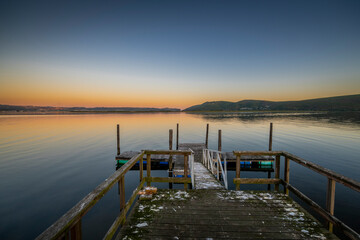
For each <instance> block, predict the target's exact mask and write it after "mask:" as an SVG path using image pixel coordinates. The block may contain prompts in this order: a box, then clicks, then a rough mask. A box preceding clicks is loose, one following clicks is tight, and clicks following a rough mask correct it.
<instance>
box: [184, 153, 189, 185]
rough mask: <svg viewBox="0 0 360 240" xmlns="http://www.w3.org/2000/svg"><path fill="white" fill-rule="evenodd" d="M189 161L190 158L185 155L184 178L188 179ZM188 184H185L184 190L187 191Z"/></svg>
mask: <svg viewBox="0 0 360 240" xmlns="http://www.w3.org/2000/svg"><path fill="white" fill-rule="evenodd" d="M188 160H189V156H188V155H184V177H185V178H187V177H188V166H189V163H188ZM187 187H188V184H187V183H184V188H185V190H187Z"/></svg>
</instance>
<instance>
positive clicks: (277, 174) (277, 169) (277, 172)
mask: <svg viewBox="0 0 360 240" xmlns="http://www.w3.org/2000/svg"><path fill="white" fill-rule="evenodd" d="M275 178H280V156H279V155H277V156H276V158H275ZM275 191H279V184H275Z"/></svg>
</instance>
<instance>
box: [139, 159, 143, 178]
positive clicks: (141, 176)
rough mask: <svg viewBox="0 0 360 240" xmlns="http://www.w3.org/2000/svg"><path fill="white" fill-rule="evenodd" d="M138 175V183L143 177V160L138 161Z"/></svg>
mask: <svg viewBox="0 0 360 240" xmlns="http://www.w3.org/2000/svg"><path fill="white" fill-rule="evenodd" d="M139 173H140V182H141V181H142V180H143V177H144V158H141V159H140V162H139Z"/></svg>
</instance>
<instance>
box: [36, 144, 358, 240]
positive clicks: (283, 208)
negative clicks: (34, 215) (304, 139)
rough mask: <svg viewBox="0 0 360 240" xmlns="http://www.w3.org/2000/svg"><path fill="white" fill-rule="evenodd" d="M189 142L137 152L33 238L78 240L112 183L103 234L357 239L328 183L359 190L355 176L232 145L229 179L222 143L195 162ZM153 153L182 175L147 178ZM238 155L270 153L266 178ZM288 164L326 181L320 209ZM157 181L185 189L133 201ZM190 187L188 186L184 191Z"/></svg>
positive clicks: (285, 155)
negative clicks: (129, 182)
mask: <svg viewBox="0 0 360 240" xmlns="http://www.w3.org/2000/svg"><path fill="white" fill-rule="evenodd" d="M191 147H192V146H191V145H188V146H186V147H184V148H187V149H181V148H183V147H182V145H181V144H178V145H177V150H171V149H170V150H142V151H141V152H140V153H138V154H137V155H135V156H133V157H132V158H131V159H130V160H128V161H127V162H126V163H125V164H124V165H123V166H122V167H120V168H119V169H118V170H117V171H116V172H115V173H114V174H113V175H111V176H110V177H109V178H107V179H106V180H105V181H104V182H103V183H101V184H100V185H99V186H98V187H97V188H95V189H94V190H93V191H92V192H91V193H89V194H88V195H87V196H85V197H84V198H83V199H82V200H81V201H80V202H78V203H77V204H76V205H75V206H74V207H73V208H72V209H70V210H69V211H68V212H67V213H65V214H64V215H63V216H62V217H61V218H60V219H58V220H57V221H56V222H55V223H54V224H53V225H51V226H50V227H49V228H48V229H46V230H45V231H44V232H43V233H42V234H41V235H39V236H38V237H37V239H82V231H84V230H85V229H84V230H83V229H82V226H81V220H82V217H83V216H84V215H85V214H86V213H87V212H88V211H89V210H90V209H91V208H92V207H93V206H94V205H95V204H96V203H97V202H98V201H99V200H100V199H101V198H102V197H103V196H104V195H105V194H106V193H107V192H108V191H109V190H110V189H111V188H112V187H114V186H117V187H118V190H119V199H120V212H119V214H118V216H117V218H116V219H115V220H114V222H113V224H112V225H111V226H109V230H108V232H107V233H106V234H105V236H104V238H103V239H224V238H227V239H337V236H335V235H334V234H333V229H334V228H336V230H337V231H338V232H340V233H341V234H344V235H345V236H347V237H348V238H350V239H360V235H359V233H357V232H355V231H354V230H353V229H351V228H350V227H349V226H347V225H346V224H345V223H343V222H342V221H340V220H339V219H338V218H336V217H335V216H334V206H335V205H334V203H335V184H336V183H338V184H342V185H344V186H346V187H348V188H349V189H350V190H354V191H357V192H360V183H359V182H356V181H354V180H352V179H349V178H347V177H345V176H342V175H340V174H337V173H335V172H333V171H331V170H329V169H326V168H323V167H321V166H319V165H316V164H314V163H311V162H309V161H306V160H304V159H302V158H300V157H297V156H295V155H293V154H290V153H287V152H284V151H271V149H270V151H233V155H234V156H235V157H236V160H235V165H236V166H235V169H236V171H235V177H234V178H233V179H228V175H227V161H226V157H224V156H223V155H224V153H222V152H221V149H220V151H219V149H218V150H211V149H208V148H207V144H206V143H205V148H204V149H202V151H201V153H202V158H201V161H195V151H194V150H192V149H191ZM119 152H120V151H118V153H119ZM118 155H119V154H118ZM154 155H167V157H168V159H169V161H172V160H174V159H176V161H179V162H180V161H183V176H182V177H174V176H169V177H154V176H152V174H151V170H152V164H151V162H152V161H153V159H154V157H153V156H154ZM245 156H246V159H247V161H259V159H256V160H251V156H252V157H254V158H255V156H267V157H268V158H267V160H264V161H268V159H269V158H272V159H274V167H275V169H274V171H275V174H274V176H273V178H241V171H242V168H241V162H242V159H244V158H245ZM144 157H145V158H144ZM144 159H146V163H147V164H146V165H145V164H144V162H145V160H144ZM281 162H283V167H284V176H283V178H282V177H281V176H280V166H281ZM290 162H293V163H295V164H298V165H300V166H302V167H304V168H307V169H310V170H312V171H314V172H316V173H318V174H320V175H323V176H325V177H326V178H327V179H328V186H327V194H326V209H324V208H322V207H321V206H319V205H318V204H317V203H315V202H314V201H312V200H311V199H310V198H309V197H307V196H305V195H304V194H303V193H302V192H301V191H299V190H298V189H296V188H295V187H294V186H293V185H291V184H290ZM136 164H138V165H139V185H138V186H137V187H136V189H134V191H133V194H132V195H131V197H130V198H129V199H128V201H127V202H126V201H125V187H126V184H125V175H126V173H127V172H129V170H130V169H132V168H133V166H134V165H136ZM169 166H172V164H170V165H169ZM144 172H146V176H145V173H144ZM228 180H229V181H232V182H233V183H234V184H235V185H236V190H228V185H227V183H228ZM156 182H169V183H182V184H184V190H173V189H159V190H158V192H157V193H156V194H154V195H153V197H152V199H151V200H138V193H139V191H140V190H142V189H143V187H144V186H145V184H146V185H148V186H150V185H151V184H153V183H156ZM241 184H273V185H274V186H275V187H274V189H275V190H274V191H240V185H241ZM189 185H190V186H192V189H188V187H189ZM280 186H282V189H280ZM289 192H292V193H293V194H294V195H296V196H297V197H298V198H299V199H301V200H302V201H303V202H304V203H306V204H308V206H309V207H310V208H311V209H312V211H314V212H316V213H317V214H318V215H320V216H321V217H322V218H324V219H325V220H326V221H327V225H325V226H324V225H322V224H320V223H319V222H318V220H316V219H315V218H314V217H313V216H311V215H310V214H309V213H308V212H307V211H305V210H304V209H303V208H302V207H300V206H299V205H298V204H297V203H296V202H295V201H294V200H293V199H291V198H290V196H289Z"/></svg>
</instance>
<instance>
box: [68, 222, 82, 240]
mask: <svg viewBox="0 0 360 240" xmlns="http://www.w3.org/2000/svg"><path fill="white" fill-rule="evenodd" d="M70 238H71V240H81V239H82V230H81V219H80V220H79V221H78V222H77V223H76V224H75V226H73V227H72V228H71V230H70Z"/></svg>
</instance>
